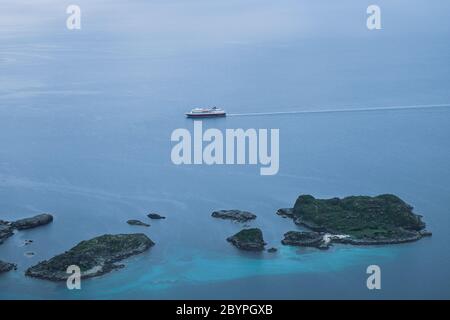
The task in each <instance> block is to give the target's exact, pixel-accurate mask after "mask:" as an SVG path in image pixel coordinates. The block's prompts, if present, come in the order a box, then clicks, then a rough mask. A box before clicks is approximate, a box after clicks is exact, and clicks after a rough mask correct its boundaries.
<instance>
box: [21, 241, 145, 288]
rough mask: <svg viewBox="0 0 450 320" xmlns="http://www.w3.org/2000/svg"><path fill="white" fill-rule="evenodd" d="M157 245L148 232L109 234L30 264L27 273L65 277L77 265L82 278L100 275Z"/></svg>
mask: <svg viewBox="0 0 450 320" xmlns="http://www.w3.org/2000/svg"><path fill="white" fill-rule="evenodd" d="M153 245H154V242H153V241H152V240H150V239H149V238H148V237H147V236H146V235H144V234H142V233H135V234H117V235H110V234H106V235H103V236H99V237H96V238H93V239H91V240H86V241H82V242H80V243H79V244H77V245H76V246H75V247H73V248H72V249H70V250H69V251H66V252H65V253H62V254H60V255H57V256H55V257H53V258H51V259H50V260H47V261H43V262H40V263H38V264H37V265H35V266H33V267H31V268H29V269H28V270H27V271H26V272H25V275H27V276H30V277H35V278H40V279H46V280H51V281H65V280H67V278H68V276H69V274H67V273H66V270H67V267H69V266H71V265H76V266H78V267H80V269H81V277H82V278H90V277H96V276H99V275H102V274H105V273H108V272H110V271H112V270H114V269H117V268H121V267H122V266H121V265H117V264H116V262H118V261H120V260H123V259H125V258H128V257H130V256H133V255H136V254H139V253H142V252H144V251H146V250H148V249H149V248H150V247H152V246H153Z"/></svg>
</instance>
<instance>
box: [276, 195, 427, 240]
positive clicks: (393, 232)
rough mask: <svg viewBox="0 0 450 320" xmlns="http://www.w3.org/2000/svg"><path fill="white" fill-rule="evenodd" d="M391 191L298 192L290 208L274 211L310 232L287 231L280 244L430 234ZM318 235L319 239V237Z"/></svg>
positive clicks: (420, 217)
mask: <svg viewBox="0 0 450 320" xmlns="http://www.w3.org/2000/svg"><path fill="white" fill-rule="evenodd" d="M412 210H413V208H412V207H411V206H410V205H408V204H407V203H405V202H404V201H403V200H401V199H400V198H399V197H397V196H395V195H392V194H383V195H379V196H376V197H370V196H350V197H346V198H343V199H340V198H332V199H316V198H314V197H313V196H311V195H301V196H299V197H298V199H297V201H296V202H295V205H294V208H292V210H288V209H280V210H279V211H278V212H277V213H278V214H279V215H282V216H286V217H290V218H292V219H293V220H294V222H295V223H296V224H297V225H301V226H305V227H307V228H308V229H311V230H313V231H315V232H314V233H299V232H288V233H287V234H285V239H284V240H283V243H284V244H291V245H292V244H294V245H312V246H318V247H321V248H325V247H326V246H328V245H329V244H330V243H331V242H339V243H349V244H357V245H371V244H394V243H404V242H411V241H416V240H419V239H421V238H422V237H424V236H430V235H431V233H430V232H428V231H426V230H425V223H424V222H423V221H422V216H420V215H417V214H415V213H413V212H412ZM320 239H322V240H320Z"/></svg>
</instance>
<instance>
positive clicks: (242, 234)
mask: <svg viewBox="0 0 450 320" xmlns="http://www.w3.org/2000/svg"><path fill="white" fill-rule="evenodd" d="M227 241H228V242H231V243H232V244H233V245H234V246H235V247H236V248H238V249H241V250H246V251H263V250H264V246H265V245H266V243H265V242H264V238H263V233H262V231H261V229H258V228H250V229H243V230H241V231H239V232H238V233H236V234H235V235H233V236H231V237H228V238H227Z"/></svg>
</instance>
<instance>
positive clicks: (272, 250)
mask: <svg viewBox="0 0 450 320" xmlns="http://www.w3.org/2000/svg"><path fill="white" fill-rule="evenodd" d="M277 251H278V249H277V248H274V247H272V248H269V249H267V252H270V253H274V252H277Z"/></svg>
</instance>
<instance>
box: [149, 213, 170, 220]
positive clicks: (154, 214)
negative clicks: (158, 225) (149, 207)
mask: <svg viewBox="0 0 450 320" xmlns="http://www.w3.org/2000/svg"><path fill="white" fill-rule="evenodd" d="M147 217H149V218H150V219H156V220H158V219H165V218H166V217H164V216H162V215H159V214H157V213H149V214H148V215H147Z"/></svg>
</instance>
